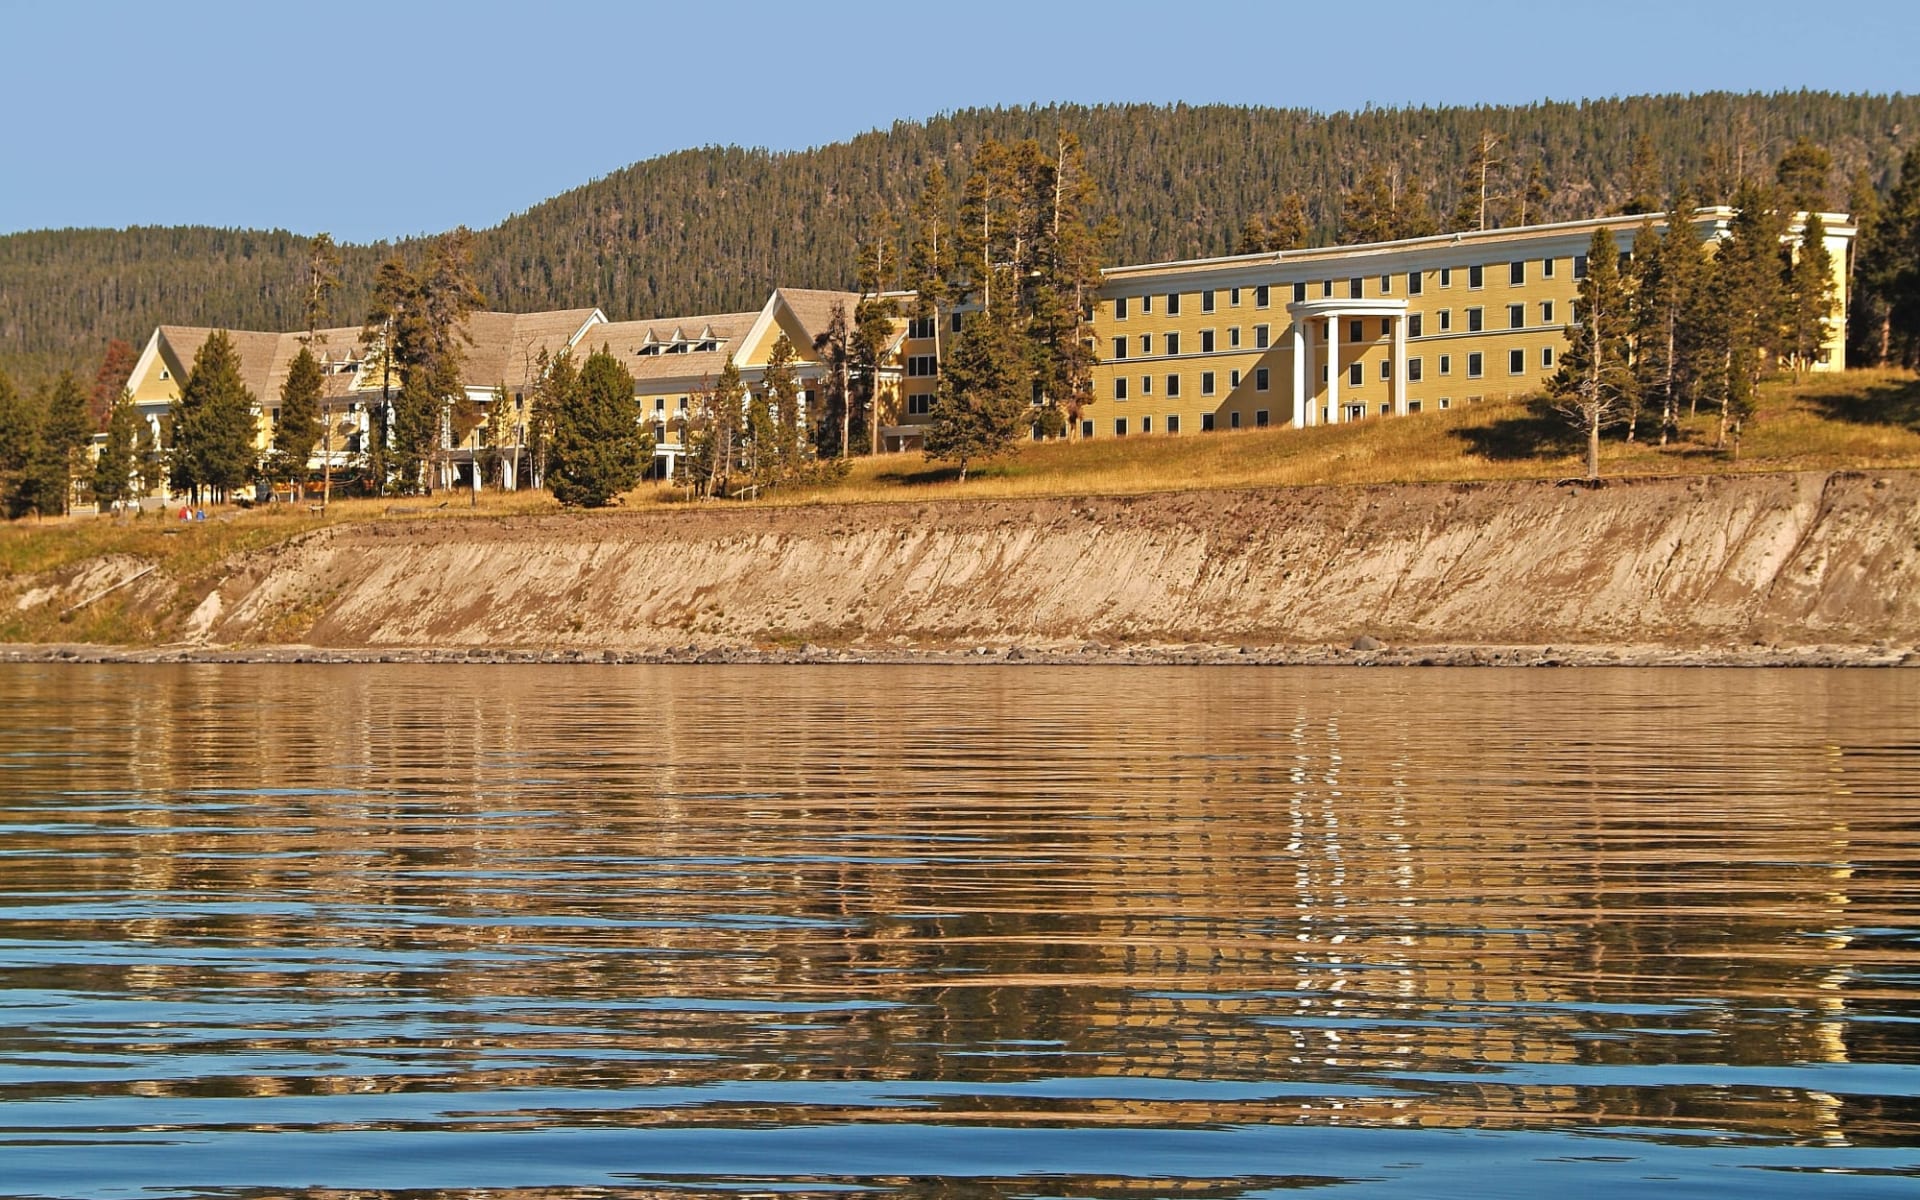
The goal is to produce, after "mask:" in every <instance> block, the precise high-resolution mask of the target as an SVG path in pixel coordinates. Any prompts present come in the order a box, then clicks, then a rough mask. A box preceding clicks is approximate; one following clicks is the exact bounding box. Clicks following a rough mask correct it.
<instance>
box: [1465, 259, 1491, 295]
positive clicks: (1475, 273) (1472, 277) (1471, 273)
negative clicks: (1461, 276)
mask: <svg viewBox="0 0 1920 1200" xmlns="http://www.w3.org/2000/svg"><path fill="white" fill-rule="evenodd" d="M1485 286H1487V269H1486V268H1485V267H1483V266H1481V265H1480V264H1479V263H1475V264H1473V265H1472V266H1470V267H1468V268H1467V290H1468V291H1470V292H1477V291H1479V290H1480V289H1481V288H1483V287H1485Z"/></svg>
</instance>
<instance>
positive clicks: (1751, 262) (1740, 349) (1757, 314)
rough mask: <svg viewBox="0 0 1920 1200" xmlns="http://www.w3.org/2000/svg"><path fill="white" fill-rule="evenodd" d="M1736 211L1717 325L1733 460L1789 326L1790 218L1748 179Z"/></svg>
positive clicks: (1723, 263) (1718, 280) (1724, 255)
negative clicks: (1785, 261)
mask: <svg viewBox="0 0 1920 1200" xmlns="http://www.w3.org/2000/svg"><path fill="white" fill-rule="evenodd" d="M1734 206H1735V212H1734V216H1733V220H1732V221H1731V222H1729V228H1728V236H1727V238H1726V239H1725V240H1724V241H1723V242H1722V243H1721V246H1720V253H1719V254H1718V255H1717V256H1716V258H1715V262H1714V272H1713V278H1714V284H1715V286H1714V293H1715V294H1714V298H1713V303H1714V315H1715V317H1716V318H1717V320H1716V326H1717V327H1716V328H1715V329H1714V331H1713V333H1714V340H1715V342H1716V349H1717V350H1718V351H1719V353H1720V357H1721V368H1720V370H1721V373H1722V376H1723V377H1722V379H1721V380H1720V381H1719V382H1718V384H1717V386H1716V388H1715V390H1716V391H1717V392H1718V396H1719V400H1720V432H1719V436H1718V438H1717V439H1716V441H1715V445H1717V446H1725V445H1726V444H1727V441H1728V438H1729V437H1731V438H1732V442H1733V454H1734V457H1735V458H1738V457H1739V454H1740V435H1741V432H1742V430H1743V429H1744V428H1745V425H1746V422H1747V421H1749V420H1751V419H1752V418H1753V416H1754V414H1755V411H1756V410H1755V402H1756V400H1757V398H1758V392H1759V385H1760V379H1761V377H1762V375H1763V374H1764V372H1765V371H1766V370H1767V368H1768V367H1769V366H1770V365H1771V362H1772V360H1773V358H1774V357H1775V356H1776V355H1777V354H1778V353H1779V349H1780V344H1781V341H1782V337H1783V326H1784V324H1785V317H1784V313H1785V287H1784V279H1783V276H1784V271H1783V269H1782V262H1781V243H1782V240H1783V239H1784V238H1785V236H1786V229H1787V216H1786V214H1785V213H1784V212H1782V211H1781V209H1780V207H1779V205H1778V204H1777V203H1776V201H1775V198H1774V197H1773V196H1772V195H1770V194H1769V193H1768V192H1767V191H1766V190H1765V189H1763V188H1761V187H1759V186H1757V185H1755V184H1752V183H1742V184H1741V185H1740V186H1739V188H1738V189H1737V190H1736V192H1735V194H1734Z"/></svg>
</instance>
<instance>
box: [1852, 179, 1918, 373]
mask: <svg viewBox="0 0 1920 1200" xmlns="http://www.w3.org/2000/svg"><path fill="white" fill-rule="evenodd" d="M1859 278H1860V290H1861V292H1863V293H1865V294H1866V295H1867V296H1869V297H1871V299H1872V302H1873V304H1874V306H1875V307H1876V308H1877V310H1878V312H1879V314H1880V321H1879V329H1878V330H1877V337H1876V336H1873V335H1872V334H1870V335H1869V341H1870V343H1873V342H1877V345H1876V346H1875V347H1874V349H1875V354H1874V357H1875V359H1876V360H1877V361H1878V362H1881V363H1887V364H1898V365H1900V366H1903V367H1913V366H1915V365H1917V364H1920V145H1915V146H1914V147H1913V148H1912V149H1910V150H1908V151H1907V154H1906V157H1905V158H1904V159H1902V160H1901V163H1900V178H1899V180H1898V182H1896V183H1895V184H1894V187H1893V194H1892V195H1890V196H1889V197H1888V198H1887V203H1886V205H1885V207H1884V208H1883V209H1882V210H1881V211H1880V213H1879V215H1878V219H1877V220H1876V221H1875V222H1874V227H1873V235H1872V237H1871V238H1870V239H1868V240H1867V242H1866V244H1865V245H1863V246H1862V247H1861V250H1860V274H1859Z"/></svg>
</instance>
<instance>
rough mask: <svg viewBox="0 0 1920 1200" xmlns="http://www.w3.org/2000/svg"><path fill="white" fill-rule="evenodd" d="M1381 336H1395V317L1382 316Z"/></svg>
mask: <svg viewBox="0 0 1920 1200" xmlns="http://www.w3.org/2000/svg"><path fill="white" fill-rule="evenodd" d="M1380 336H1381V337H1383V338H1387V337H1392V336H1393V318H1392V317H1381V318H1380Z"/></svg>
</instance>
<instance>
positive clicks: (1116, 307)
mask: <svg viewBox="0 0 1920 1200" xmlns="http://www.w3.org/2000/svg"><path fill="white" fill-rule="evenodd" d="M1113 319H1114V320H1116V321H1124V320H1126V319H1127V298H1126V297H1125V296H1118V297H1115V299H1114V301H1113Z"/></svg>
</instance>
